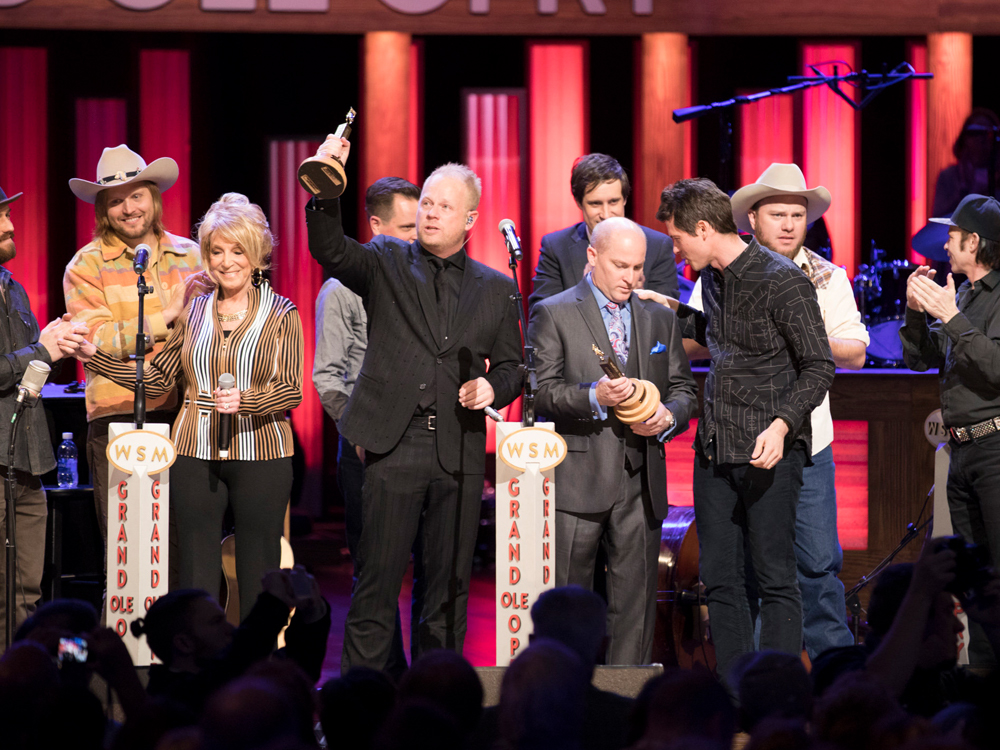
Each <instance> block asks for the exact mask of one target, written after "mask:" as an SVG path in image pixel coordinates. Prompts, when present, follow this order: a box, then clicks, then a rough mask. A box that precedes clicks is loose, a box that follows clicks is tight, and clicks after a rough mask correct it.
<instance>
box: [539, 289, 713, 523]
mask: <svg viewBox="0 0 1000 750" xmlns="http://www.w3.org/2000/svg"><path fill="white" fill-rule="evenodd" d="M631 307H632V331H633V338H632V340H631V343H630V347H629V362H630V363H632V361H633V359H635V363H636V364H637V365H638V376H639V377H640V378H641V379H643V380H649V381H651V382H653V383H654V384H656V387H657V388H659V389H660V398H661V400H662V402H663V405H664V406H666V407H667V409H669V410H670V412H671V413H672V414H673V415H674V418H675V419H676V420H677V426H676V427H675V428H674V430H673V431H672V432H671V433H670V437H673V436H676V435H679V434H680V433H681V432H683V431H684V430H686V429H687V426H688V422H689V421H690V419H691V417H692V416H693V415H694V414H695V412H696V411H697V408H698V388H697V386H696V385H695V382H694V378H693V377H692V376H691V368H690V367H689V365H688V359H687V356H686V355H685V354H684V347H683V346H682V345H681V333H680V328H679V326H678V324H677V317H676V316H675V315H674V313H673V312H672V311H671V310H670V309H668V308H666V307H664V306H663V305H659V304H656V303H653V302H644V301H643V300H641V299H639V298H638V297H637V296H636V295H634V294H633V295H632V299H631ZM528 330H529V336H530V338H531V341H532V343H533V344H534V346H535V348H536V350H537V366H538V400H537V403H538V411H539V413H540V414H543V415H545V417H546V418H548V419H551V420H552V421H554V422H555V425H556V432H558V433H559V434H560V435H562V436H563V438H564V439H565V440H566V445H567V448H568V452H567V455H566V459H565V460H564V461H563V462H562V463H561V464H560V465H559V466H558V467H556V485H557V487H558V490H557V492H556V506H557V507H558V508H559V509H561V510H568V511H572V512H578V513H599V512H601V511H604V510H607V509H608V508H609V507H611V504H612V503H613V502H614V499H615V497H616V494H617V491H618V489H619V486H620V485H621V478H622V470H623V467H624V465H625V442H626V431H628V432H629V433H631V428H630V427H627V426H625V425H623V424H622V423H621V422H619V421H618V419H617V417H615V415H614V412H613V411H612V410H610V409H609V410H608V418H607V419H606V420H604V421H602V422H599V421H597V420H596V419H594V417H593V413H592V411H591V406H590V386H591V384H592V383H593V382H595V381H597V380H599V379H600V378H601V377H602V376H603V375H604V372H603V371H602V370H601V367H600V362H599V361H598V358H597V356H596V355H595V354H594V352H593V350H592V349H591V346H592V345H593V344H597V346H598V348H600V349H601V350H602V351H604V352H610V351H612V349H611V342H610V341H609V340H608V333H607V329H606V328H605V327H604V321H603V320H602V319H601V313H600V310H598V308H597V301H596V300H595V299H594V293H593V291H592V290H591V288H590V284H589V282H588V281H587V280H586V279H584V280H583V281H581V282H580V283H579V284H577V285H576V286H575V287H573V288H572V289H568V290H566V291H565V292H562V293H561V294H557V295H556V296H555V297H550V298H549V299H546V300H542V301H541V302H539V303H538V304H537V305H535V307H534V308H532V311H531V322H530V324H529V326H528ZM639 440H640V441H641V442H642V444H643V446H644V448H645V457H646V475H647V479H648V481H649V488H650V494H651V496H652V504H653V512H654V514H655V515H656V516H657V517H658V518H660V519H663V518H665V517H666V515H667V492H666V479H667V471H666V463H665V461H664V454H663V446H662V444H661V443H660V442H659V441H658V440H657V438H655V437H650V438H640V439H639Z"/></svg>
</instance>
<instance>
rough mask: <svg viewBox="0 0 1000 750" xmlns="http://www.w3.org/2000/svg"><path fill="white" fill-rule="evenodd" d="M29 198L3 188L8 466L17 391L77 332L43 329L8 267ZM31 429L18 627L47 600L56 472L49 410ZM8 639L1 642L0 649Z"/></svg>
mask: <svg viewBox="0 0 1000 750" xmlns="http://www.w3.org/2000/svg"><path fill="white" fill-rule="evenodd" d="M21 195H23V193H16V194H14V195H12V196H10V197H9V198H8V197H7V194H6V193H5V192H4V191H3V188H0V318H2V320H4V321H6V322H5V323H0V445H3V446H4V451H3V456H4V457H3V459H2V462H3V463H6V461H7V458H6V457H7V451H6V447H7V445H8V444H9V443H10V424H11V417H12V416H13V414H14V408H15V403H16V401H17V386H18V383H20V382H21V378H22V376H23V375H24V371H25V370H26V369H27V368H28V363H29V362H30V361H31V360H33V359H37V360H41V361H42V362H45V363H46V364H51V363H53V362H56V361H58V360H59V359H62V357H63V353H62V352H61V351H60V349H59V346H58V340H59V338H60V337H61V336H63V335H64V334H66V333H69V332H70V331H72V329H73V324H72V323H70V322H69V321H68V316H67V317H66V319H56V320H54V321H52V322H51V323H49V324H48V325H47V326H45V328H44V329H43V330H41V331H40V330H39V326H38V321H37V320H35V316H34V314H33V313H32V312H31V305H30V304H29V303H28V294H27V292H25V291H24V287H23V286H21V285H20V284H18V283H17V282H16V281H15V280H14V278H13V277H12V276H11V273H10V271H9V270H8V269H7V268H4V267H3V266H5V265H6V264H7V262H8V261H11V260H13V259H14V256H15V254H16V252H17V251H16V249H15V247H14V224H13V222H12V221H11V217H10V206H11V204H12V203H13V202H14V201H16V200H17V199H18V198H20V197H21ZM20 420H21V421H23V422H25V423H26V424H25V426H24V427H22V428H21V429H20V430H19V431H18V440H17V445H16V448H15V453H14V470H15V473H16V478H17V485H16V491H15V496H16V498H17V500H16V504H15V513H16V514H17V516H16V521H17V522H16V524H15V527H16V529H17V531H16V543H17V545H16V546H17V569H16V574H17V599H16V605H17V614H16V622H17V623H18V624H20V623H22V622H24V620H26V619H27V618H28V616H29V615H31V613H32V612H34V611H35V607H36V606H37V605H38V600H39V599H40V598H41V596H42V568H43V563H44V561H45V517H46V501H45V490H43V489H42V480H41V475H42V474H44V473H45V472H47V471H51V470H52V469H54V468H55V465H56V461H55V458H54V457H53V455H52V441H51V440H50V439H49V428H48V424H47V423H46V421H45V410H44V409H40V408H39V409H26V410H25V411H24V412H23V414H22V416H21V418H20ZM6 475H7V466H0V478H2V477H5V476H6ZM5 492H6V489H5V487H4V484H3V482H0V538H6V533H7V529H6V502H5V500H6V497H5ZM6 590H7V589H6V571H5V566H4V565H3V564H2V563H0V627H4V626H5V623H6V609H7V607H6V597H5V595H4V592H6ZM4 642H5V641H4V639H3V638H2V637H0V650H2V649H3V644H4Z"/></svg>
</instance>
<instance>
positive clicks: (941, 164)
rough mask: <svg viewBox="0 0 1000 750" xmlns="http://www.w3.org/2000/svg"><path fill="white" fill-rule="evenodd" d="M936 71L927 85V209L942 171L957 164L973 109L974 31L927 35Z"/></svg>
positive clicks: (929, 206)
mask: <svg viewBox="0 0 1000 750" xmlns="http://www.w3.org/2000/svg"><path fill="white" fill-rule="evenodd" d="M927 58H928V65H929V67H930V72H931V73H933V74H934V78H932V79H931V80H930V81H929V83H928V86H927V98H928V101H927V113H928V117H927V185H928V191H927V201H928V202H927V213H928V215H929V214H930V212H931V207H932V206H933V205H934V185H935V183H936V181H937V176H938V173H939V172H940V171H941V170H942V169H944V168H945V167H947V166H948V165H949V164H954V162H955V156H954V154H952V152H951V147H952V144H954V142H955V138H957V137H958V134H959V132H961V130H962V122H963V121H964V120H965V118H966V117H968V115H969V113H970V112H971V111H972V34H964V33H959V32H949V33H945V34H930V35H928V37H927Z"/></svg>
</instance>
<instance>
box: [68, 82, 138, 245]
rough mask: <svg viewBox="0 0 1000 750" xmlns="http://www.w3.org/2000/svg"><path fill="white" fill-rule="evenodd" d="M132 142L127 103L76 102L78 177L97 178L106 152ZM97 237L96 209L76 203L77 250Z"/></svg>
mask: <svg viewBox="0 0 1000 750" xmlns="http://www.w3.org/2000/svg"><path fill="white" fill-rule="evenodd" d="M127 140H128V109H127V105H126V102H125V100H124V99H77V100H76V174H77V175H78V176H79V177H81V178H82V179H85V180H93V179H95V178H96V177H97V162H98V161H99V160H100V158H101V153H102V152H103V151H104V149H105V148H114V147H115V146H118V145H119V144H122V143H126V141H127ZM93 237H94V206H93V205H92V204H90V203H86V202H84V201H81V200H77V201H76V246H77V247H78V248H81V247H83V246H84V245H86V244H88V243H89V242H90V241H91V239H93Z"/></svg>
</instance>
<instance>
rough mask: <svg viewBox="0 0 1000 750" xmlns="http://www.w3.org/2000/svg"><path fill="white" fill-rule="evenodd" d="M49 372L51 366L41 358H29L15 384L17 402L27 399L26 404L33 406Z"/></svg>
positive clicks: (40, 393)
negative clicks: (18, 381)
mask: <svg viewBox="0 0 1000 750" xmlns="http://www.w3.org/2000/svg"><path fill="white" fill-rule="evenodd" d="M50 372H52V368H51V367H49V366H48V365H47V364H45V363H44V362H42V361H41V360H39V359H33V360H31V361H30V362H29V363H28V367H27V369H26V370H25V371H24V376H23V377H22V378H21V382H20V384H19V385H18V386H17V403H19V404H20V403H22V402H24V401H25V399H27V405H28V406H34V405H35V402H37V401H38V397H39V396H41V395H42V386H43V385H45V381H46V380H48V377H49V373H50Z"/></svg>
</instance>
